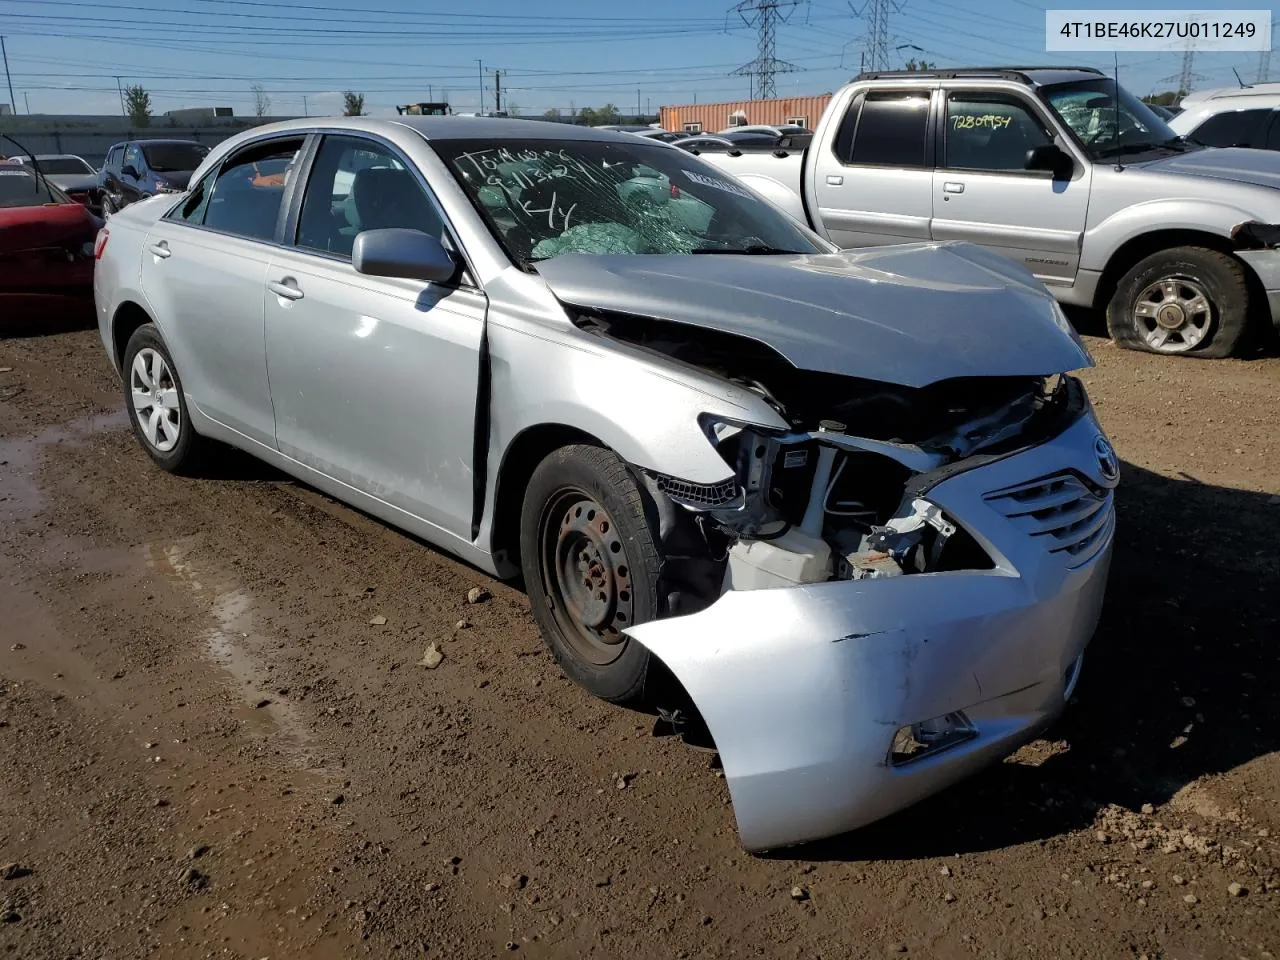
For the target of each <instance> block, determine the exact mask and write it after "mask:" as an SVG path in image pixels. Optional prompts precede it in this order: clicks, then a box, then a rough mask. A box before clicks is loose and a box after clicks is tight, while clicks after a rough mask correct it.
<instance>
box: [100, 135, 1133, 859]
mask: <svg viewBox="0 0 1280 960" xmlns="http://www.w3.org/2000/svg"><path fill="white" fill-rule="evenodd" d="M98 256H99V262H98V264H97V271H96V275H95V293H96V300H97V308H98V314H99V321H100V326H101V333H102V340H103V343H104V344H105V346H106V349H107V351H108V353H109V354H110V356H111V359H112V361H113V362H114V363H115V364H116V366H117V369H118V370H119V371H120V373H121V377H122V380H123V382H124V395H125V401H126V403H127V405H128V409H129V412H130V415H131V417H132V422H133V426H134V429H135V432H136V433H137V436H138V439H139V441H140V443H141V446H142V448H143V450H145V451H146V453H147V454H149V455H150V457H151V458H152V459H153V460H154V461H155V462H156V463H157V464H158V465H159V466H160V467H162V468H164V469H166V470H171V471H175V472H188V471H194V470H197V469H198V468H199V464H200V463H201V462H202V460H204V458H207V457H208V456H210V455H214V456H216V455H217V450H218V446H217V443H218V442H221V443H224V444H231V445H233V446H236V447H239V448H241V449H244V450H247V451H249V452H250V453H252V454H254V455H256V456H258V457H261V458H262V459H263V460H266V461H268V462H269V463H272V464H274V465H275V466H277V467H279V468H280V469H282V470H284V471H286V472H288V473H290V474H292V475H293V476H295V477H297V478H299V479H300V480H302V481H304V482H306V483H309V484H311V485H313V486H315V487H317V488H319V489H321V490H324V491H326V492H328V493H329V494H331V495H333V496H335V497H337V498H339V499H341V500H344V501H346V502H348V503H350V504H353V505H355V506H357V507H359V508H360V509H362V510H365V511H367V512H368V513H371V514H373V515H375V516H378V517H381V518H382V519H384V520H386V521H387V522H389V523H392V524H394V525H396V526H398V527H401V528H403V529H405V530H407V531H410V532H412V533H414V534H416V535H418V536H420V537H422V538H423V539H425V540H427V541H429V542H430V543H432V544H435V545H437V546H439V547H441V548H443V549H445V550H448V551H451V552H452V553H454V554H456V555H458V556H459V557H462V558H463V559H465V560H467V561H469V562H471V563H473V564H475V565H476V566H478V567H480V568H482V569H484V570H487V571H489V572H491V573H493V574H495V575H497V576H500V577H515V576H518V575H521V574H522V575H523V579H524V583H525V586H526V588H527V590H528V592H529V597H530V601H531V603H532V608H533V611H534V615H535V616H536V618H537V621H538V624H539V626H540V627H541V630H542V633H543V635H544V637H545V638H546V642H547V644H548V646H549V647H550V649H551V651H552V652H553V653H554V655H555V657H556V659H557V660H558V661H559V663H560V664H561V666H562V667H563V669H564V670H565V672H566V673H567V674H568V675H569V676H570V677H572V678H573V679H574V680H576V681H577V682H579V683H580V684H582V685H583V686H584V687H586V688H587V689H588V690H590V691H591V692H593V693H595V694H596V695H598V696H601V697H604V698H606V699H608V700H612V701H617V702H622V701H630V700H635V699H637V698H639V697H641V696H642V695H643V696H646V697H647V699H648V700H649V701H650V702H651V703H654V704H655V705H656V706H658V707H659V708H665V709H666V710H668V711H670V713H669V715H671V716H687V717H700V719H701V720H702V721H703V722H705V724H706V726H707V728H708V729H709V731H710V733H711V735H712V736H713V737H714V739H715V742H716V745H717V747H718V748H719V750H720V753H721V758H722V760H723V764H724V770H725V774H726V777H727V779H728V783H729V786H730V789H731V792H732V795H733V800H734V807H735V813H736V816H737V821H738V827H739V832H740V836H741V838H742V841H743V843H744V845H746V846H747V847H748V848H749V849H753V850H755V849H763V848H770V847H777V846H781V845H786V844H791V843H796V842H800V841H804V840H808V839H812V838H816V837H821V836H826V835H830V834H833V833H837V832H840V831H844V830H848V829H852V828H854V827H857V826H860V825H862V824H865V823H868V822H870V821H872V820H874V819H877V818H879V817H882V816H884V815H886V814H888V813H891V812H893V811H894V810H897V809H900V808H902V807H903V806H906V805H907V804H910V803H913V802H915V801H916V800H918V799H920V798H922V797H924V796H926V795H928V794H930V793H933V792H935V791H937V790H939V789H941V788H942V787H944V786H946V785H947V784H949V783H951V782H953V781H954V780H956V779H957V778H959V777H961V776H963V775H964V774H966V773H968V772H970V771H972V770H973V769H975V768H976V767H978V766H980V765H982V764H984V763H987V762H990V761H991V760H993V759H996V758H998V757H1000V756H1002V755H1003V754H1006V753H1007V752H1009V751H1011V750H1013V749H1014V748H1016V747H1017V746H1018V745H1019V744H1020V743H1021V742H1023V741H1025V740H1027V739H1028V738H1030V737H1032V736H1034V735H1035V733H1036V732H1037V731H1038V730H1039V729H1040V728H1041V727H1043V726H1044V725H1045V724H1046V723H1048V722H1050V721H1051V720H1052V719H1053V718H1054V717H1055V716H1056V715H1057V714H1058V712H1059V711H1060V710H1061V709H1062V707H1063V704H1064V701H1065V700H1066V698H1067V697H1068V696H1069V694H1070V692H1071V689H1072V687H1073V685H1074V683H1075V682H1076V679H1077V677H1078V676H1079V671H1080V664H1081V657H1082V653H1083V650H1084V647H1085V645H1086V643H1087V642H1088V640H1089V638H1090V636H1091V634H1092V633H1093V629H1094V626H1095V623H1096V620H1097V617H1098V613H1099V609H1100V606H1101V603H1102V597H1103V591H1104V588H1105V582H1106V576H1107V568H1108V564H1109V560H1110V555H1111V544H1112V536H1113V526H1114V513H1113V488H1114V487H1115V485H1116V482H1117V479H1118V474H1119V464H1118V461H1117V460H1116V457H1115V454H1114V453H1113V452H1112V450H1111V447H1110V445H1109V444H1108V443H1107V440H1106V438H1105V437H1104V436H1103V434H1102V431H1101V429H1100V428H1099V426H1098V424H1097V421H1096V420H1095V418H1094V415H1093V412H1092V410H1091V408H1090V405H1089V403H1088V400H1087V399H1086V397H1085V395H1084V391H1083V389H1082V387H1081V385H1080V383H1079V382H1078V381H1077V380H1075V379H1073V378H1072V377H1070V376H1069V375H1068V374H1069V371H1071V370H1073V369H1076V368H1079V367H1083V366H1087V365H1089V364H1090V363H1091V361H1090V358H1089V356H1088V354H1087V352H1086V351H1085V350H1084V348H1083V346H1082V345H1081V343H1080V341H1079V340H1078V338H1077V337H1076V336H1075V334H1074V331H1072V329H1071V327H1070V325H1069V324H1068V323H1067V321H1066V319H1065V318H1064V317H1063V316H1062V313H1061V311H1060V310H1059V309H1058V307H1057V306H1056V304H1055V303H1054V301H1053V300H1052V298H1051V297H1050V296H1049V295H1048V294H1047V293H1046V292H1045V290H1044V289H1043V287H1041V286H1040V284H1038V283H1037V282H1036V281H1035V280H1034V279H1032V278H1031V277H1030V275H1029V274H1027V273H1025V272H1024V271H1023V270H1022V269H1021V268H1020V267H1017V266H1014V265H1013V264H1011V263H1010V262H1008V261H1006V260H1004V259H1002V258H1000V257H998V256H996V255H994V254H990V253H987V252H984V251H983V250H982V249H980V248H977V247H972V246H968V245H964V244H942V245H931V244H921V245H916V246H898V247H893V248H879V249H866V250H862V251H858V252H854V253H845V252H840V251H838V250H836V249H834V248H832V247H831V246H830V245H828V244H827V243H826V242H825V241H823V240H820V239H819V238H817V237H816V236H815V235H813V234H812V233H810V232H809V231H808V230H806V229H805V228H804V227H802V226H800V225H799V224H797V223H796V222H795V221H794V220H792V219H791V218H789V217H788V216H787V215H785V214H784V213H782V212H781V211H780V210H779V209H777V208H776V207H774V206H772V205H771V204H769V203H767V202H765V201H763V200H761V199H760V198H759V197H758V196H757V195H756V194H754V193H753V192H752V191H751V190H749V189H747V188H745V187H743V186H742V185H741V184H739V183H738V182H736V181H734V180H732V179H730V178H729V177H727V176H726V175H724V174H723V173H721V172H719V171H718V170H716V169H715V168H713V167H711V166H709V165H707V164H705V163H703V162H702V161H701V160H699V159H698V158H697V157H695V156H692V155H690V154H688V153H686V152H685V151H682V150H679V149H676V148H673V147H670V146H668V145H665V144H662V143H655V142H650V141H646V140H644V139H641V138H638V137H634V136H628V135H625V134H618V133H610V132H605V131H593V130H584V129H581V128H574V127H568V126H566V125H562V124H541V123H531V122H521V121H512V120H503V121H490V120H486V119H457V118H450V117H403V118H399V119H397V120H394V121H392V120H377V119H371V118H351V119H325V120H311V121H291V122H287V123H280V124H271V125H267V126H262V127H257V128H254V129H253V130H252V131H249V132H246V133H244V134H241V135H239V136H238V137H235V138H233V139H231V140H229V141H227V142H226V143H224V144H222V145H221V146H219V147H218V148H216V149H215V150H214V151H213V152H212V153H211V154H210V155H209V157H208V158H207V159H206V160H205V162H204V163H203V164H202V165H201V167H200V169H199V170H197V171H196V172H195V174H194V175H193V177H192V178H191V186H190V188H189V189H188V191H187V192H185V193H184V194H182V195H180V196H177V197H173V196H167V197H166V196H161V197H156V198H153V199H149V200H144V201H142V202H140V203H137V204H134V205H132V206H130V207H128V208H127V209H126V210H124V211H122V212H121V213H119V214H118V215H116V216H115V217H113V218H112V219H111V221H110V223H109V225H108V227H107V228H106V229H105V230H104V231H103V234H102V235H101V236H100V237H99V242H98ZM656 661H660V662H661V663H662V664H663V665H664V666H665V668H666V670H665V671H663V675H664V676H666V675H668V674H669V675H672V676H674V677H675V679H676V680H677V681H678V683H675V684H670V683H668V684H663V685H656V684H651V685H650V686H649V687H648V688H647V687H646V680H647V679H650V678H652V677H655V676H657V674H656V672H655V670H654V665H655V662H656Z"/></svg>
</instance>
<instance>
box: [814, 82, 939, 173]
mask: <svg viewBox="0 0 1280 960" xmlns="http://www.w3.org/2000/svg"><path fill="white" fill-rule="evenodd" d="M855 111H856V113H857V116H856V119H855V118H854V116H853V115H854V112H855ZM845 122H846V123H852V124H853V125H854V126H853V127H852V129H851V131H850V132H851V133H852V137H851V138H840V137H837V156H839V157H840V159H841V160H843V161H844V162H845V163H856V164H874V165H877V166H890V167H925V166H928V165H929V164H928V160H927V158H926V149H925V148H926V146H927V144H928V139H929V91H927V90H911V91H907V90H893V91H873V92H871V93H868V94H867V95H866V96H865V97H864V98H863V99H862V101H861V103H859V102H857V101H855V102H854V104H853V106H852V107H851V108H850V111H849V115H847V116H846V118H845ZM850 141H851V142H850ZM843 144H848V146H846V147H845V149H844V150H843V151H842V150H841V149H840V147H841V146H842V145H843Z"/></svg>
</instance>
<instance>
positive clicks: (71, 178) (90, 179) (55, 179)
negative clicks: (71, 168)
mask: <svg viewBox="0 0 1280 960" xmlns="http://www.w3.org/2000/svg"><path fill="white" fill-rule="evenodd" d="M45 179H46V180H48V181H49V182H50V183H52V184H53V185H54V186H55V187H57V188H58V189H59V190H76V191H80V190H95V189H97V186H98V175H97V174H96V173H51V174H49V175H48V176H46V177H45Z"/></svg>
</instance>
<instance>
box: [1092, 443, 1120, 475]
mask: <svg viewBox="0 0 1280 960" xmlns="http://www.w3.org/2000/svg"><path fill="white" fill-rule="evenodd" d="M1093 452H1094V455H1095V456H1096V457H1097V458H1098V470H1099V471H1101V473H1102V476H1103V478H1104V479H1106V480H1109V481H1111V482H1112V483H1114V482H1115V481H1117V480H1119V479H1120V458H1119V457H1117V456H1116V452H1115V450H1114V449H1113V448H1112V446H1111V444H1110V443H1108V442H1107V438H1106V437H1104V436H1098V438H1097V439H1095V440H1094V441H1093Z"/></svg>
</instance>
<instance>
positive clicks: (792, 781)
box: [627, 414, 1115, 850]
mask: <svg viewBox="0 0 1280 960" xmlns="http://www.w3.org/2000/svg"><path fill="white" fill-rule="evenodd" d="M1099 437H1101V432H1100V430H1099V428H1098V426H1097V424H1096V422H1095V421H1094V419H1093V417H1092V415H1091V414H1086V415H1085V416H1083V417H1081V418H1080V419H1079V420H1078V421H1076V423H1075V424H1074V425H1073V426H1071V427H1069V428H1068V429H1067V430H1066V431H1065V432H1064V433H1063V434H1062V435H1060V436H1059V437H1057V438H1056V439H1054V440H1052V441H1050V442H1048V443H1046V444H1043V445H1041V446H1039V447H1036V448H1034V449H1032V450H1029V451H1025V452H1023V453H1021V454H1018V455H1016V456H1012V457H1008V458H1006V459H1004V460H999V461H996V462H993V463H989V464H986V465H985V466H982V467H979V468H975V469H972V470H969V471H967V472H964V473H961V474H959V475H956V476H952V477H951V478H949V479H947V480H945V481H943V482H941V483H939V484H938V485H937V486H935V487H934V488H933V489H931V490H929V491H928V492H927V493H926V494H925V495H926V496H927V497H928V498H929V499H930V500H932V501H933V502H934V503H937V504H938V505H940V506H941V507H942V508H943V509H944V510H945V511H946V512H947V514H948V516H949V517H950V518H952V519H954V520H956V521H958V522H959V523H961V524H962V525H964V526H965V527H966V528H967V529H968V530H969V532H970V533H972V534H973V535H974V536H975V538H976V539H978V541H979V542H980V543H982V545H983V546H984V547H985V548H986V549H987V550H988V552H989V553H990V554H991V556H992V557H993V558H994V559H995V562H996V568H995V569H994V570H985V571H974V572H956V573H940V574H916V575H911V576H904V577H895V578H890V579H884V580H862V581H838V582H828V583H821V584H813V585H809V586H803V587H795V588H784V589H774V590H754V591H731V592H729V593H726V594H725V595H724V596H723V597H721V598H720V599H719V600H718V601H716V602H715V603H714V604H713V605H712V606H711V607H709V608H707V609H706V610H704V611H701V612H700V613H697V614H693V615H690V616H687V617H678V618H673V619H670V620H661V621H655V622H651V623H646V624H641V625H639V626H636V627H633V628H632V629H630V630H629V631H627V633H628V634H629V635H630V636H632V637H634V638H635V639H636V640H637V641H638V642H640V643H642V644H644V645H645V646H646V647H647V648H649V649H650V650H651V651H652V652H653V653H654V655H655V656H657V657H658V658H660V659H661V660H662V661H663V662H664V663H665V664H666V665H667V666H668V667H669V668H670V669H671V670H672V672H673V673H674V674H675V675H676V676H677V677H678V678H679V680H680V681H681V683H682V684H683V685H684V687H685V689H686V690H687V691H688V693H689V695H690V696H691V697H692V698H693V701H694V703H695V704H696V705H697V707H698V709H699V711H700V712H701V714H702V716H703V719H704V720H705V721H706V722H707V725H708V727H709V728H710V730H711V734H712V736H713V737H714V738H715V741H716V745H717V747H718V748H719V750H720V756H721V760H722V762H723V764H724V771H725V776H726V779H727V780H728V784H729V789H730V792H731V794H732V796H733V804H734V811H735V814H736V817H737V821H738V832H739V836H740V837H741V840H742V843H743V845H744V846H745V847H747V848H748V849H751V850H761V849H768V848H772V847H779V846H785V845H788V844H793V843H799V842H803V841H806V840H813V839H817V838H820V837H826V836H831V835H833V834H837V833H841V832H844V831H847V830H851V829H854V828H856V827H859V826H862V825H864V824H867V823H870V822H872V821H874V820H877V819H879V818H881V817H884V816H886V815H888V814H891V813H894V812H895V811H898V810H900V809H902V808H904V807H906V806H909V805H910V804H912V803H915V802H916V801H918V800H921V799H923V798H924V797H927V796H929V795H930V794H932V793H935V792H937V791H938V790H940V789H942V788H944V787H946V786H948V785H949V784H951V783H954V782H955V781H956V780H959V779H961V778H962V777H964V776H966V775H967V774H969V773H971V772H973V771H974V770H976V769H978V768H979V767H981V766H983V765H985V764H987V763H989V762H991V761H993V760H996V759H998V758H999V757H1001V756H1004V755H1006V754H1007V753H1009V752H1011V751H1012V750H1013V749H1015V748H1016V747H1017V746H1018V745H1019V744H1021V743H1022V742H1024V741H1026V740H1028V739H1030V738H1032V737H1034V736H1035V735H1036V733H1037V732H1038V731H1039V730H1040V729H1041V728H1042V727H1044V726H1045V725H1046V724H1047V723H1049V722H1050V721H1051V720H1052V719H1053V718H1054V717H1055V716H1056V715H1057V714H1058V713H1059V712H1060V711H1061V709H1062V707H1063V703H1064V700H1065V698H1066V696H1068V695H1069V691H1070V688H1071V686H1072V685H1073V684H1074V682H1075V679H1076V676H1077V675H1078V670H1079V661H1080V658H1081V655H1082V653H1083V650H1084V647H1085V645H1086V644H1087V643H1088V641H1089V639H1090V637H1091V636H1092V634H1093V631H1094V628H1095V627H1096V625H1097V621H1098V616H1099V613H1100V611H1101V607H1102V600H1103V593H1104V591H1105V586H1106V579H1107V572H1108V569H1109V566H1110V560H1111V547H1112V538H1113V529H1114V514H1113V505H1112V495H1111V492H1110V488H1111V487H1112V486H1114V482H1115V481H1114V476H1112V477H1109V478H1108V477H1106V476H1104V475H1103V474H1102V471H1101V469H1100V461H1099V458H1098V454H1097V452H1096V446H1095V441H1096V440H1097V439H1098V438H1099ZM1071 484H1076V485H1078V487H1079V490H1081V491H1083V492H1084V495H1085V496H1087V497H1093V498H1094V501H1096V503H1087V502H1085V503H1083V505H1082V513H1083V512H1088V519H1087V520H1086V521H1082V523H1081V524H1080V525H1078V526H1073V527H1072V528H1070V529H1065V530H1064V531H1059V530H1056V529H1051V528H1050V527H1051V525H1050V526H1046V523H1045V521H1044V520H1043V519H1042V518H1038V517H1037V516H1033V515H1030V514H1022V515H1014V516H1011V514H1018V512H1019V510H1020V509H1021V508H1020V507H1019V508H1017V509H1012V508H1010V506H1009V504H1010V503H1011V502H1013V501H1011V500H1010V499H1009V497H1008V496H1007V495H1006V494H1005V493H1004V491H1008V490H1010V489H1017V490H1018V491H1019V499H1018V500H1017V503H1019V504H1024V503H1025V502H1026V500H1025V498H1024V496H1023V495H1024V493H1025V491H1027V490H1032V491H1033V492H1034V491H1035V490H1039V489H1041V488H1042V487H1043V489H1045V490H1046V491H1049V492H1048V493H1046V494H1045V495H1046V497H1052V498H1055V499H1059V500H1060V499H1062V497H1063V495H1064V491H1066V492H1068V493H1069V492H1070V491H1072V490H1074V489H1075V487H1072V486H1071ZM1037 495H1038V494H1037ZM954 713H963V714H964V715H965V717H966V718H967V720H968V723H969V725H970V727H971V728H972V730H973V734H972V736H971V737H970V739H967V740H964V741H963V742H958V743H956V744H955V745H953V746H951V747H949V748H947V749H945V750H941V751H939V752H935V753H931V754H929V755H926V756H923V757H921V758H920V759H916V760H911V761H908V762H905V763H897V764H895V763H893V762H892V760H891V755H890V751H891V745H892V742H893V737H894V734H895V732H896V731H898V730H899V729H901V728H902V727H904V726H909V725H911V724H915V723H922V722H924V721H927V720H931V719H934V718H939V717H943V716H946V715H948V714H954Z"/></svg>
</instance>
